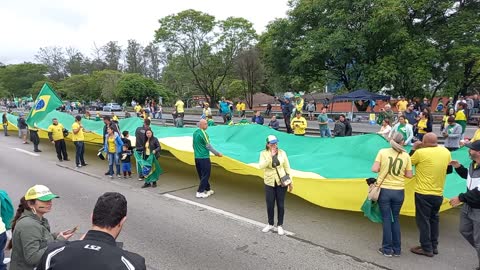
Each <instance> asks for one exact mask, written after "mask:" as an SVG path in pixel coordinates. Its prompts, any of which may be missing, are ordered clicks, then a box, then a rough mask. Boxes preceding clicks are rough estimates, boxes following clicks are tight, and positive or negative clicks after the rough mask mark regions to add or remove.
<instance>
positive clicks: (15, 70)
mask: <svg viewBox="0 0 480 270" xmlns="http://www.w3.org/2000/svg"><path fill="white" fill-rule="evenodd" d="M47 72H48V67H47V66H45V65H42V64H32V63H24V64H18V65H8V66H6V67H5V68H0V85H1V87H2V88H3V89H4V91H8V93H9V95H10V96H17V97H19V96H25V95H28V94H31V91H32V85H33V84H34V83H35V82H37V81H40V80H43V81H45V80H46V79H47V77H46V76H45V74H46V73H47Z"/></svg>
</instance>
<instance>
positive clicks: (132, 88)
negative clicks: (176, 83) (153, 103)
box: [118, 74, 172, 102]
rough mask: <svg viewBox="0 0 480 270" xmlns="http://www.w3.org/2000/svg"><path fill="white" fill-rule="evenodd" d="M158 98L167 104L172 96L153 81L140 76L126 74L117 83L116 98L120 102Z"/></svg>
mask: <svg viewBox="0 0 480 270" xmlns="http://www.w3.org/2000/svg"><path fill="white" fill-rule="evenodd" d="M159 96H162V97H163V99H164V102H168V101H169V100H170V98H171V96H172V95H170V94H168V93H167V91H165V89H164V88H163V86H162V85H160V84H158V83H157V82H155V81H154V80H153V79H150V78H145V77H143V76H142V75H140V74H126V75H125V76H123V77H122V79H121V80H120V81H119V82H118V98H119V101H121V102H124V101H126V102H130V101H131V100H132V99H134V100H145V99H146V98H147V97H150V98H154V99H157V98H158V97H159Z"/></svg>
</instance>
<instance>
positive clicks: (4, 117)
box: [2, 112, 9, 136]
mask: <svg viewBox="0 0 480 270" xmlns="http://www.w3.org/2000/svg"><path fill="white" fill-rule="evenodd" d="M2 126H3V134H5V136H9V135H8V118H7V112H3V114H2Z"/></svg>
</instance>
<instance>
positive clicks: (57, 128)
mask: <svg viewBox="0 0 480 270" xmlns="http://www.w3.org/2000/svg"><path fill="white" fill-rule="evenodd" d="M64 130H65V128H64V127H63V125H62V124H60V123H59V122H58V120H57V118H53V119H52V124H51V125H50V126H49V127H48V130H47V132H48V138H49V139H50V141H51V142H52V144H54V145H55V150H56V151H57V158H58V160H59V161H60V162H62V161H64V160H65V161H69V159H68V155H67V145H66V144H65V137H64V134H63V132H64Z"/></svg>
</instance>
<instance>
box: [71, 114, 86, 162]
mask: <svg viewBox="0 0 480 270" xmlns="http://www.w3.org/2000/svg"><path fill="white" fill-rule="evenodd" d="M84 132H88V131H86V130H85V129H84V128H83V125H82V117H81V116H80V115H77V116H75V122H74V123H73V124H72V141H73V144H74V145H75V164H76V165H77V168H80V167H82V166H87V163H85V159H84V155H85V135H84V134H83V133H84Z"/></svg>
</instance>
